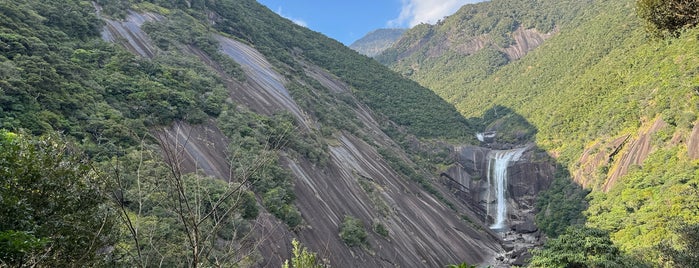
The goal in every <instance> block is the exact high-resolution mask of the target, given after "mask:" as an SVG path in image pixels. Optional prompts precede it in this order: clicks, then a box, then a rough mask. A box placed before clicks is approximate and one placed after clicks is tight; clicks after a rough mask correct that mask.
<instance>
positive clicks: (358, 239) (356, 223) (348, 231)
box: [340, 215, 369, 247]
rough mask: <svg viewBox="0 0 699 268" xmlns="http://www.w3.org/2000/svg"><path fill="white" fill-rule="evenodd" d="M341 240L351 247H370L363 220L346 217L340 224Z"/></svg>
mask: <svg viewBox="0 0 699 268" xmlns="http://www.w3.org/2000/svg"><path fill="white" fill-rule="evenodd" d="M340 238H342V241H344V242H345V244H347V245H348V246H350V247H357V246H369V241H368V240H367V233H366V229H365V228H364V223H363V222H362V220H360V219H357V218H355V217H352V216H349V215H345V218H344V219H343V220H342V224H340Z"/></svg>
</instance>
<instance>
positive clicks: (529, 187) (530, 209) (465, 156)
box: [442, 144, 556, 230]
mask: <svg viewBox="0 0 699 268" xmlns="http://www.w3.org/2000/svg"><path fill="white" fill-rule="evenodd" d="M524 148H525V149H524V153H523V154H522V156H521V157H520V158H519V159H517V160H515V161H511V162H510V163H509V164H508V165H507V170H508V180H507V187H506V188H507V190H506V197H507V204H508V211H507V213H508V214H507V226H508V228H507V229H508V230H512V229H516V227H515V226H517V225H518V224H521V223H527V224H533V222H532V220H533V216H534V212H535V211H534V203H535V201H536V197H537V194H538V193H539V192H541V191H543V190H546V189H547V188H548V186H549V184H550V183H551V181H552V180H553V176H554V173H555V171H556V170H555V163H554V162H553V160H552V159H550V158H548V157H547V155H546V154H545V153H542V152H539V151H537V150H536V149H535V147H534V146H533V145H531V144H530V145H526V146H524ZM497 151H500V150H492V149H490V148H485V147H478V146H459V147H456V148H455V155H456V161H457V163H456V164H455V165H453V166H451V167H450V168H449V169H447V170H446V171H445V172H444V173H442V179H443V180H445V181H447V184H448V185H450V186H451V187H452V189H453V190H454V191H456V192H457V195H459V196H460V197H461V198H464V199H466V200H464V201H466V202H468V203H470V204H474V205H476V204H477V205H478V206H480V209H479V217H480V219H481V220H482V221H483V222H484V223H486V224H492V223H493V217H492V215H491V214H488V210H489V209H487V208H488V206H489V205H491V204H493V203H494V202H496V201H495V198H494V197H492V196H491V197H489V195H488V191H489V190H490V188H491V186H490V185H489V183H488V177H489V176H491V177H492V175H488V173H489V172H491V173H492V169H493V167H492V157H491V155H492V153H493V152H497ZM547 158H548V159H547ZM458 193H460V194H458Z"/></svg>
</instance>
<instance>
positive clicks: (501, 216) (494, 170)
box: [487, 147, 527, 230]
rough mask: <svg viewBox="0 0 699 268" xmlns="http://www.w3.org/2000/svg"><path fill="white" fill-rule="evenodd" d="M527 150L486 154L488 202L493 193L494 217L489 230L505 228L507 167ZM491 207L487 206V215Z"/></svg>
mask: <svg viewBox="0 0 699 268" xmlns="http://www.w3.org/2000/svg"><path fill="white" fill-rule="evenodd" d="M526 149H527V148H526V147H525V148H517V149H512V150H494V151H490V153H489V154H488V176H487V177H488V200H492V194H493V192H495V193H494V194H495V201H496V207H495V208H496V209H495V217H494V219H495V220H494V222H493V225H491V226H490V228H491V229H495V230H500V229H503V228H505V220H506V219H507V195H506V192H507V167H508V166H509V164H510V162H512V161H517V160H519V158H520V157H521V156H522V153H524V151H525V150H526ZM490 207H491V205H490V204H488V205H487V214H488V215H490Z"/></svg>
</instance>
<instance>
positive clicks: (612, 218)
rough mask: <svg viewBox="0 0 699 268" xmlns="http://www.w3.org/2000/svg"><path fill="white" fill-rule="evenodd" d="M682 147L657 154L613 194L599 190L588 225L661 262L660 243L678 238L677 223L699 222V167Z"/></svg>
mask: <svg viewBox="0 0 699 268" xmlns="http://www.w3.org/2000/svg"><path fill="white" fill-rule="evenodd" d="M678 149H679V148H677V147H676V148H674V149H669V150H658V151H656V152H654V153H651V155H650V156H649V157H648V159H646V161H645V162H644V163H643V165H642V166H640V167H638V168H636V169H634V170H633V171H631V172H630V173H629V174H628V175H627V176H626V177H624V180H622V181H621V182H618V183H617V185H616V186H615V187H613V188H612V189H611V190H610V191H609V192H608V193H606V194H605V193H593V194H592V195H591V198H590V208H589V209H588V210H587V211H586V215H587V218H588V225H589V226H592V227H595V228H600V229H603V230H608V231H609V232H610V233H611V238H612V240H613V241H614V242H615V243H617V244H618V245H619V247H620V248H621V249H622V250H624V251H627V252H630V253H633V254H635V255H638V256H639V257H643V258H644V259H645V260H646V261H648V262H658V261H660V260H659V258H658V255H659V252H658V251H657V245H658V244H660V242H661V241H663V240H665V239H667V238H668V237H675V236H677V234H675V230H674V229H673V226H675V225H674V223H676V222H688V223H693V222H699V210H697V208H698V207H699V188H698V187H697V185H699V168H698V166H697V165H696V163H693V162H690V161H688V160H687V159H684V157H680V156H679V155H681V154H680V153H678ZM670 171H671V172H670ZM657 264H658V265H661V264H660V263H657Z"/></svg>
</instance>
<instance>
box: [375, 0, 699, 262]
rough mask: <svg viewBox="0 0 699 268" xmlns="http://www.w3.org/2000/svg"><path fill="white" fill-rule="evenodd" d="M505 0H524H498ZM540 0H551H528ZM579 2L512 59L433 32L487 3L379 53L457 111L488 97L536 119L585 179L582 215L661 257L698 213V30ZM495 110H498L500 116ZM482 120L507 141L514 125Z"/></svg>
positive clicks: (546, 142) (477, 111) (648, 256)
mask: <svg viewBox="0 0 699 268" xmlns="http://www.w3.org/2000/svg"><path fill="white" fill-rule="evenodd" d="M495 2H496V1H493V3H495ZM505 2H512V3H511V4H513V5H514V2H517V3H521V2H522V1H498V3H501V4H502V3H505ZM547 2H550V3H548V4H554V3H553V2H556V3H561V2H560V1H537V4H540V5H547ZM532 3H533V2H532ZM581 3H582V2H581ZM584 4H585V8H584V9H580V10H579V11H576V12H574V13H571V14H573V15H575V16H571V17H567V18H566V19H567V22H566V23H565V24H561V25H560V26H558V25H557V26H556V27H554V28H555V29H556V31H555V32H554V34H553V35H552V36H551V37H550V38H549V39H548V40H547V41H545V42H543V44H542V45H540V46H539V47H538V48H536V49H535V50H533V51H531V52H530V53H528V54H527V55H526V56H524V57H522V58H520V59H518V60H515V61H511V59H512V57H511V56H507V55H508V54H505V53H506V51H504V50H503V49H502V47H498V46H494V48H493V49H487V48H485V49H481V50H478V51H477V52H471V53H473V54H472V55H471V56H469V57H462V56H460V55H461V54H459V51H454V50H453V49H451V48H453V47H457V46H458V45H462V46H464V47H475V48H480V47H481V45H477V44H476V43H474V41H470V40H472V39H468V40H464V39H463V38H461V39H460V36H461V35H459V34H458V33H457V32H454V31H451V32H447V33H444V34H443V33H442V32H444V31H447V30H448V29H450V28H449V27H447V23H448V22H450V21H461V20H459V17H460V16H465V15H466V14H469V13H467V12H464V10H478V9H479V8H482V7H484V6H487V5H488V4H486V3H484V4H481V5H475V6H473V7H464V8H462V10H461V11H460V12H459V13H458V14H457V15H455V16H453V17H450V18H447V19H446V20H445V22H444V23H443V24H440V25H436V26H420V27H418V28H417V29H412V30H411V31H409V32H407V33H406V34H405V36H406V37H404V39H403V40H401V41H399V42H398V43H397V45H396V46H394V48H393V49H390V50H387V52H385V53H384V55H383V56H380V57H379V58H380V59H384V62H386V63H388V64H390V65H391V66H392V68H394V69H395V70H397V71H400V72H401V73H403V74H404V75H406V76H409V77H410V78H412V79H414V80H416V81H418V82H420V83H421V84H422V85H424V86H427V87H429V88H431V89H433V90H435V92H437V93H439V94H440V95H441V96H442V97H443V98H445V99H447V100H449V101H450V102H452V103H455V105H456V107H457V109H459V111H460V112H461V113H462V114H464V115H465V116H472V117H478V116H480V115H482V114H483V113H484V112H485V111H492V109H493V107H508V108H509V109H511V110H512V111H513V112H514V114H517V115H521V116H522V117H523V118H525V119H526V120H527V121H529V122H530V123H531V124H532V125H533V127H534V128H535V129H536V142H537V144H538V145H539V146H541V147H543V148H544V149H546V150H547V151H548V152H549V154H551V155H552V156H554V157H556V158H557V159H558V160H559V161H561V162H562V163H563V164H565V165H566V166H567V167H568V170H570V172H571V174H570V177H569V178H570V179H573V180H575V181H576V182H578V183H579V184H581V185H584V186H586V187H587V188H590V189H593V190H595V191H594V192H593V194H591V195H590V196H589V198H588V199H589V202H590V207H589V209H588V210H587V212H586V216H587V220H588V221H587V225H588V226H591V227H595V228H600V229H603V230H606V231H609V232H611V238H612V240H613V241H614V242H615V243H617V244H618V245H619V246H620V248H621V249H622V250H624V251H625V252H627V253H631V254H633V255H636V256H638V257H639V258H641V259H644V260H646V261H649V262H650V263H654V264H657V265H660V263H659V261H660V260H659V258H657V256H658V255H657V254H659V251H658V248H657V247H655V246H656V245H658V243H660V242H661V241H663V240H668V241H675V240H674V239H676V237H677V234H676V233H675V232H674V231H673V230H674V229H675V228H677V227H678V224H679V223H682V222H684V223H688V224H691V223H697V222H699V212H698V210H697V209H696V207H697V205H698V204H699V202H698V201H699V200H697V198H696V196H697V195H696V193H697V188H696V185H697V183H699V181H697V179H698V178H699V173H698V172H699V169H698V168H697V167H698V163H697V157H696V154H695V153H693V152H696V150H697V148H696V146H697V144H696V143H695V142H693V140H695V139H696V136H695V135H696V128H697V124H699V122H697V116H698V115H699V93H698V92H697V91H696V88H697V85H699V81H698V80H697V76H696V72H697V70H699V55H698V54H697V51H699V50H697V46H698V45H699V44H698V42H697V38H696V36H697V30H696V29H693V30H687V31H685V32H683V33H682V34H681V36H680V37H678V38H671V39H666V40H652V39H649V38H647V35H646V33H645V32H644V30H643V27H642V26H641V22H640V21H639V20H638V18H637V17H636V16H635V13H634V6H635V2H634V1H594V2H585V3H584ZM573 10H575V9H573ZM510 11H512V12H515V13H516V12H525V13H526V11H521V10H519V9H516V10H510ZM505 17H507V16H505ZM505 17H500V19H503V18H505ZM462 25H463V24H462ZM529 27H531V24H530V26H529ZM525 29H526V27H525ZM410 36H415V37H414V38H412V39H410V38H409V37H410ZM453 40H462V41H460V42H454V41H453ZM419 44H424V45H419ZM427 44H429V45H427ZM411 47H412V48H415V49H412V50H411V49H409V48H411ZM439 48H442V49H439ZM447 48H449V49H447ZM450 49H451V50H450ZM474 50H475V49H474ZM462 53H463V52H462ZM414 59H416V60H414ZM503 117H505V118H506V117H507V114H504V113H501V114H500V115H499V116H498V118H503ZM505 122H507V120H505ZM484 123H485V124H486V125H487V126H488V127H487V129H486V130H500V131H501V132H503V135H506V136H507V135H510V136H511V139H513V140H516V133H517V132H518V131H521V130H522V129H521V128H518V127H515V128H512V127H507V125H505V127H503V124H502V123H503V121H502V120H497V118H496V120H492V121H487V122H484ZM557 202H561V200H556V199H551V198H550V196H549V197H548V198H546V199H545V200H542V203H541V204H540V205H541V206H542V207H541V208H542V209H544V210H543V211H544V213H542V214H541V216H540V217H539V224H540V225H541V226H547V225H549V224H550V223H552V221H557V220H559V219H555V217H552V216H553V215H555V213H557V211H555V209H552V206H553V205H554V203H557Z"/></svg>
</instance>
